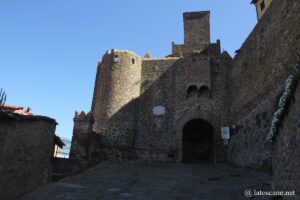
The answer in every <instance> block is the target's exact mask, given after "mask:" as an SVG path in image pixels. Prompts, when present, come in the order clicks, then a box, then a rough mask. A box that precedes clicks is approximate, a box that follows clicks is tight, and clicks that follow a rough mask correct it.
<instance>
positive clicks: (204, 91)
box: [198, 85, 210, 97]
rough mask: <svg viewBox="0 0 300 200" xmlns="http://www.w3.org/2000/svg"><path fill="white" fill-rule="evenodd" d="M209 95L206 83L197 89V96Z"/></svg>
mask: <svg viewBox="0 0 300 200" xmlns="http://www.w3.org/2000/svg"><path fill="white" fill-rule="evenodd" d="M209 96H210V91H209V88H208V87H207V86H206V85H204V86H201V87H200V89H199V91H198V97H209Z"/></svg>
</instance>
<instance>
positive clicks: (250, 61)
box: [71, 0, 300, 188]
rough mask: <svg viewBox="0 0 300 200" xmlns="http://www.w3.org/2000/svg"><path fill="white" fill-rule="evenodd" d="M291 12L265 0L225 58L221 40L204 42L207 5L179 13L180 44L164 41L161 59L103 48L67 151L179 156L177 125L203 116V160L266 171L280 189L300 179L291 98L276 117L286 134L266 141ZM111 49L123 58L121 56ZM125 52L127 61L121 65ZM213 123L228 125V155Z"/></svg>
mask: <svg viewBox="0 0 300 200" xmlns="http://www.w3.org/2000/svg"><path fill="white" fill-rule="evenodd" d="M299 10H300V2H299V1H298V0H273V1H272V4H271V5H270V7H269V8H268V10H267V11H266V12H265V14H264V16H263V17H262V18H261V20H260V21H259V22H258V24H257V25H256V27H255V28H254V30H253V31H252V32H251V34H250V35H249V37H248V38H247V39H246V41H245V42H244V44H243V45H242V47H241V48H240V50H239V51H238V53H237V55H236V56H235V58H234V59H233V60H232V59H231V57H230V56H229V55H228V54H227V52H221V51H220V41H219V40H218V41H217V42H216V43H211V42H210V38H209V35H208V34H209V29H207V27H209V12H206V11H205V12H196V13H185V14H184V29H185V43H184V44H179V45H178V44H175V43H172V54H171V55H169V56H167V57H165V58H161V59H153V58H151V57H149V56H147V57H146V58H144V59H141V58H140V57H138V56H137V55H135V54H134V53H129V52H127V51H117V50H115V51H112V52H111V53H107V54H106V55H105V56H104V57H103V60H102V62H101V64H100V65H99V66H98V72H97V78H96V84H95V91H94V99H93V106H92V111H91V113H90V114H89V116H87V115H86V116H85V115H82V116H81V117H82V118H81V119H80V116H79V115H77V116H75V118H74V122H75V124H74V133H73V144H74V145H72V146H73V147H72V150H71V151H73V152H76V151H77V152H80V151H81V152H83V153H82V154H83V155H85V161H86V160H87V161H90V160H93V159H96V160H97V161H99V160H103V159H141V160H151V161H177V162H180V161H182V158H183V157H182V153H183V149H182V146H183V143H182V141H183V129H184V127H185V124H187V123H188V122H189V121H191V120H193V119H203V120H205V121H207V122H209V123H210V125H211V127H212V129H213V149H212V157H210V161H212V162H221V161H224V160H225V159H227V161H228V162H229V163H232V164H235V165H239V166H244V167H251V168H256V169H263V170H267V171H269V170H272V169H273V172H274V177H275V180H277V182H276V181H275V186H277V187H278V188H288V187H289V186H291V185H292V184H294V183H295V182H297V181H296V179H295V178H294V177H296V178H297V177H299V173H298V172H296V171H295V170H294V169H293V167H295V166H296V165H297V163H299V155H298V154H299V148H298V144H299V141H298V135H299V130H300V127H299V126H298V121H299V112H298V109H296V108H297V105H298V104H299V101H298V100H297V98H296V103H295V105H293V108H295V109H294V110H293V111H292V112H290V113H289V114H288V116H287V117H286V119H285V121H284V125H283V129H282V131H281V134H284V135H280V136H279V137H278V138H277V139H276V141H274V142H273V144H272V143H271V142H268V141H267V139H266V138H267V134H268V132H269V130H270V127H271V121H272V117H273V114H274V112H275V109H276V105H277V103H278V98H279V95H280V94H281V92H282V88H283V83H284V81H285V79H286V78H287V77H288V74H289V73H290V71H291V68H292V66H293V64H294V63H295V61H296V58H297V54H298V52H299V50H300V27H299V26H297V24H300V14H299ZM189 31H196V32H197V31H198V32H199V33H201V34H199V35H200V36H199V35H197V34H193V33H195V32H193V33H190V32H189ZM114 52H115V53H117V55H119V54H120V55H121V56H120V58H121V60H120V62H119V63H114V62H115V61H114V56H113V54H114ZM123 55H126V62H125V63H124V66H123V67H124V68H123V69H119V68H118V66H121V65H122V64H123V61H122V56H123ZM132 58H135V59H136V61H135V62H136V66H134V67H133V65H132V62H131V59H132ZM130 63H131V64H130ZM131 67H133V68H131ZM111 69H112V70H111ZM118 70H119V71H118ZM101 74H102V75H101ZM104 75H105V76H104ZM112 80H113V82H114V85H112V84H111V83H112ZM123 83H124V84H123ZM135 83H136V85H135ZM128 88H130V92H129V89H128ZM131 88H132V89H133V90H131ZM111 91H113V92H111ZM123 91H127V92H128V93H126V94H124V95H123V93H122V92H123ZM297 91H298V92H297V94H298V93H299V89H298V90H297ZM297 97H298V96H297ZM123 122H124V124H123ZM221 126H230V128H231V140H230V143H229V145H228V146H227V147H228V148H227V156H226V157H225V155H224V153H225V149H224V146H223V144H222V141H221V138H220V128H221ZM76 127H81V128H78V129H77V128H76ZM82 127H86V128H82ZM87 127H88V128H87ZM87 135H88V136H87ZM75 136H76V137H75ZM77 138H85V139H83V140H77ZM83 141H84V142H83ZM295 141H297V142H295ZM80 149H81V150H80ZM79 154H81V153H79ZM288 154H289V155H291V156H287V155H288ZM272 158H273V160H272ZM298 180H299V178H298ZM296 184H299V183H298V182H297V183H296Z"/></svg>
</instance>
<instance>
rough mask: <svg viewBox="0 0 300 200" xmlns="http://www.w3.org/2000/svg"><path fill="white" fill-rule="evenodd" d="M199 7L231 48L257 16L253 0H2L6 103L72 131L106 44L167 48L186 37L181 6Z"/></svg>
mask: <svg viewBox="0 0 300 200" xmlns="http://www.w3.org/2000/svg"><path fill="white" fill-rule="evenodd" d="M201 10H210V11H211V41H212V42H215V41H216V40H217V39H220V40H221V46H222V49H224V50H227V51H228V52H229V53H230V54H231V55H234V51H235V50H236V49H239V48H240V46H241V45H242V43H243V41H244V40H245V38H246V37H247V36H248V35H249V33H250V32H251V30H252V29H253V28H254V26H255V24H256V23H257V19H256V13H255V9H254V6H253V5H250V0H235V1H225V0H184V1H183V0H151V1H149V0H148V1H146V0H126V1H124V0H115V1H104V0H86V1H83V0H80V1H79V0H26V1H24V0H0V88H4V89H5V90H6V93H7V96H8V99H7V104H12V105H19V106H23V107H25V108H26V107H31V108H32V109H33V112H34V114H39V115H46V116H49V117H52V118H55V119H56V120H57V122H58V123H59V125H58V126H57V134H58V135H60V136H62V137H66V138H71V136H72V129H73V116H74V112H75V110H84V111H89V110H90V107H91V102H92V95H93V87H94V80H95V75H96V67H97V62H98V61H99V60H100V59H101V57H102V55H103V54H104V53H105V51H106V50H110V49H112V48H116V49H128V50H131V51H134V52H135V53H137V54H139V55H140V56H144V54H145V53H146V52H147V51H150V52H151V54H152V56H153V57H162V56H165V55H168V54H170V52H171V42H172V41H174V42H175V43H177V44H180V43H183V22H182V13H183V12H187V11H201Z"/></svg>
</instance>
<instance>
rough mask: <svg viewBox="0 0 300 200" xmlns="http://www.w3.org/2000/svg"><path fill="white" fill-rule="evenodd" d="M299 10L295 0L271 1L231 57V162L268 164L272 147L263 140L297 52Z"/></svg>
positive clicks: (255, 164) (298, 43)
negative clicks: (232, 63) (232, 58)
mask: <svg viewBox="0 0 300 200" xmlns="http://www.w3.org/2000/svg"><path fill="white" fill-rule="evenodd" d="M299 10H300V2H299V1H298V0H273V2H272V4H271V5H270V7H269V8H268V10H267V11H266V13H265V15H264V16H263V17H262V19H261V20H260V21H259V23H258V24H257V25H256V27H255V28H254V30H253V31H252V32H251V34H250V35H249V37H248V38H247V40H246V41H245V42H244V44H243V45H242V47H241V49H240V50H239V53H238V54H237V55H236V56H235V58H234V66H233V68H232V70H231V73H230V83H229V85H230V96H231V109H230V113H231V122H232V124H233V125H235V127H237V129H236V130H235V133H234V134H235V135H234V136H233V137H232V140H231V144H230V146H229V152H230V153H229V154H231V155H234V156H230V157H229V161H230V162H232V163H235V164H238V165H244V166H249V165H251V166H256V167H258V168H265V166H269V167H270V166H271V163H270V161H271V159H270V156H271V145H269V144H267V142H266V140H264V138H266V136H267V133H268V131H269V127H270V126H271V120H272V114H273V113H274V111H275V104H276V99H277V96H278V95H279V93H280V91H281V88H282V86H283V83H284V81H285V79H286V78H287V76H288V74H289V72H290V70H291V68H292V66H293V64H294V63H295V61H296V58H297V54H298V52H299V50H300V26H298V24H300V15H299ZM264 104H265V105H264ZM263 105H264V106H263ZM250 124H254V126H251V125H250ZM242 141H245V142H246V143H248V145H240V144H241V142H242ZM247 160H248V161H249V162H248V161H247ZM247 162H248V163H247ZM269 167H268V168H269Z"/></svg>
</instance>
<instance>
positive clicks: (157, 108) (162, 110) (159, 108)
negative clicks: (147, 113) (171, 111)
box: [153, 106, 166, 116]
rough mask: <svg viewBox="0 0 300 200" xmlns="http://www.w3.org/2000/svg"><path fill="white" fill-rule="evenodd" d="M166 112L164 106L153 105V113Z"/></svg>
mask: <svg viewBox="0 0 300 200" xmlns="http://www.w3.org/2000/svg"><path fill="white" fill-rule="evenodd" d="M165 113H166V108H165V107H163V106H154V107H153V115H157V116H159V115H164V114H165Z"/></svg>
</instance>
